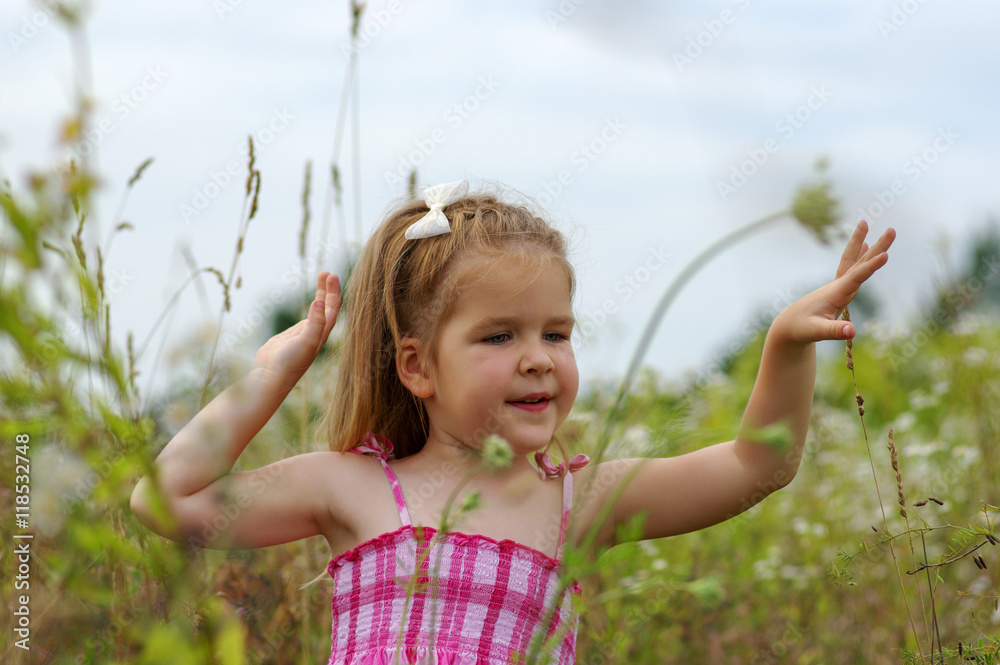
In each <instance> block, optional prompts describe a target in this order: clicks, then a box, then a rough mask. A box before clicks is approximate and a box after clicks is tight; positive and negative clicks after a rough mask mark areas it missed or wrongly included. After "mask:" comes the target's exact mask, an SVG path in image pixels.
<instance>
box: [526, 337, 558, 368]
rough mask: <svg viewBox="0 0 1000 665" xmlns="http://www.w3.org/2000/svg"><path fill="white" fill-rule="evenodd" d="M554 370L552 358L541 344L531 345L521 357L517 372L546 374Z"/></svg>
mask: <svg viewBox="0 0 1000 665" xmlns="http://www.w3.org/2000/svg"><path fill="white" fill-rule="evenodd" d="M555 368H556V364H555V362H554V361H553V360H552V356H551V355H549V353H548V351H547V350H546V349H545V348H544V347H543V346H542V345H541V344H531V345H529V346H528V347H527V348H526V349H525V350H524V353H523V354H522V355H521V362H520V365H519V366H518V370H519V371H520V372H521V374H548V373H549V372H551V371H552V370H554V369H555Z"/></svg>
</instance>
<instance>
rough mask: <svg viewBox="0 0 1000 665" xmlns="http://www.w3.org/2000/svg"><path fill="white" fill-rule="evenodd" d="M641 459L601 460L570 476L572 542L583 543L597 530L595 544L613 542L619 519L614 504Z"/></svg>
mask: <svg viewBox="0 0 1000 665" xmlns="http://www.w3.org/2000/svg"><path fill="white" fill-rule="evenodd" d="M646 461H647V460H644V459H614V460H604V461H602V462H600V463H598V464H589V465H587V466H586V467H584V468H582V469H580V470H579V471H577V472H576V473H574V474H573V475H574V476H575V478H574V479H573V480H574V483H573V515H574V522H575V526H574V528H573V531H574V536H573V537H574V539H575V540H576V541H577V542H582V540H583V539H584V538H585V535H586V534H587V533H588V532H590V531H591V530H596V533H597V541H596V543H595V544H596V545H598V546H601V545H610V544H612V543H613V542H614V532H615V526H616V524H617V519H618V511H617V510H616V508H617V504H618V503H619V502H620V501H621V494H622V492H623V491H624V490H625V488H626V487H627V485H628V481H629V480H630V479H631V478H633V477H634V476H635V474H636V473H637V472H638V471H639V468H640V466H641V465H642V463H643V462H646Z"/></svg>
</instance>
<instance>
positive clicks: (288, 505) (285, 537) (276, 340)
mask: <svg viewBox="0 0 1000 665" xmlns="http://www.w3.org/2000/svg"><path fill="white" fill-rule="evenodd" d="M318 282H319V283H318V286H317V290H316V301H315V302H314V303H313V305H312V306H311V307H310V310H309V315H308V317H307V318H306V319H305V320H303V321H300V322H299V323H298V324H296V325H295V326H293V327H292V328H290V329H288V330H286V331H285V332H283V333H280V334H279V335H276V336H275V337H273V338H272V339H271V340H269V341H268V342H267V344H265V345H264V346H263V347H262V348H261V349H260V351H259V352H258V354H257V358H256V359H255V362H254V368H253V369H252V370H251V371H250V373H249V374H248V375H247V376H245V377H244V378H242V379H240V380H239V381H237V382H236V383H235V384H233V385H232V386H230V387H229V388H227V389H226V390H225V391H223V392H222V393H221V394H219V395H218V396H217V397H216V398H215V399H214V400H212V402H211V403H209V404H208V405H207V406H206V407H205V408H204V409H202V410H201V412H199V413H198V414H197V415H196V416H195V417H194V418H193V419H192V420H191V422H189V423H188V424H187V425H185V426H184V427H183V428H182V429H181V431H179V432H178V433H177V435H176V436H174V438H173V439H171V440H170V442H169V443H168V444H167V445H166V447H165V448H164V449H163V451H162V452H161V453H160V455H159V457H157V459H156V461H155V462H154V465H155V468H156V484H157V485H158V489H159V491H160V493H161V496H162V498H163V500H164V501H165V503H166V505H167V508H168V511H169V512H170V513H171V514H172V516H173V520H172V522H173V523H172V524H171V523H170V521H169V520H168V521H164V520H163V519H158V518H157V517H156V515H155V512H156V511H155V510H154V509H153V508H152V505H153V497H152V496H151V492H153V491H155V490H154V487H153V479H152V478H150V477H148V476H147V477H143V478H142V479H140V481H139V483H138V484H137V485H136V488H135V490H134V491H133V493H132V498H131V502H130V505H131V508H132V511H133V512H134V513H135V514H136V516H137V517H138V518H139V520H140V521H141V522H143V524H145V525H146V526H148V527H149V528H150V529H152V530H154V531H156V532H157V533H160V534H161V535H164V536H166V537H169V538H173V539H178V540H182V539H189V538H194V539H195V542H196V543H197V544H199V545H201V546H213V547H253V546H258V547H259V546H263V545H270V544H276V543H277V542H287V541H289V540H296V539H298V538H304V537H307V536H310V535H315V534H317V533H319V525H318V521H317V520H318V516H319V512H320V511H321V509H322V506H320V505H319V500H318V497H319V496H320V494H319V492H317V491H315V490H316V485H317V483H318V482H319V480H320V476H321V473H320V469H321V468H324V467H325V466H327V461H328V459H329V455H331V454H324V453H312V454H308V455H300V456H297V457H293V458H290V459H288V460H283V461H281V462H277V463H275V464H272V465H269V466H266V467H263V468H261V469H255V470H253V471H247V472H240V473H231V471H232V467H233V464H234V463H235V462H236V460H237V459H238V458H239V456H240V455H241V454H242V452H243V450H244V449H245V448H246V446H247V444H249V442H250V440H251V439H253V437H254V436H256V434H257V433H258V432H259V431H260V430H261V428H262V427H263V426H264V424H265V423H267V421H268V420H269V419H270V418H271V416H273V415H274V413H275V411H277V409H278V407H279V406H280V405H281V403H282V402H283V401H284V399H285V398H286V397H287V396H288V393H289V392H290V391H291V390H292V388H293V387H294V386H295V384H296V382H298V380H299V378H301V376H302V375H303V374H304V373H305V371H306V369H308V367H309V365H310V364H311V363H312V361H313V360H314V359H315V357H316V354H317V353H318V352H319V349H320V348H321V347H322V345H323V344H324V343H325V341H326V339H327V338H328V337H329V334H330V330H331V329H332V328H333V325H334V323H335V322H336V318H337V313H338V311H339V307H340V284H339V281H338V280H337V278H336V276H334V275H330V274H329V273H326V272H324V273H321V274H320V278H319V280H318ZM317 303H321V306H317ZM317 455H318V456H320V457H317ZM206 534H208V535H211V536H212V537H211V538H208V537H206ZM220 535H223V536H224V537H220ZM208 541H211V542H208Z"/></svg>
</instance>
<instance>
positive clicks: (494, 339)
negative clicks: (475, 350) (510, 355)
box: [483, 333, 510, 346]
mask: <svg viewBox="0 0 1000 665" xmlns="http://www.w3.org/2000/svg"><path fill="white" fill-rule="evenodd" d="M509 338H510V335H509V334H508V333H497V334H496V335H490V336H489V337H487V338H486V339H484V340H483V341H484V342H486V343H487V344H493V345H494V346H497V345H500V344H503V343H504V342H506V341H507V340H508V339H509Z"/></svg>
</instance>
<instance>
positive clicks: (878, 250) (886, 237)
mask: <svg viewBox="0 0 1000 665" xmlns="http://www.w3.org/2000/svg"><path fill="white" fill-rule="evenodd" d="M895 239H896V229H894V228H892V227H891V226H890V227H889V228H887V229H886V230H885V233H883V234H882V235H881V237H879V239H878V241H876V242H875V244H874V245H872V246H871V248H870V249H868V250H867V251H866V252H865V255H864V256H862V257H861V260H862V261H865V260H867V259H870V258H871V257H873V256H875V255H877V254H882V253H883V252H886V251H888V250H889V247H890V246H891V245H892V241H893V240H895Z"/></svg>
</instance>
